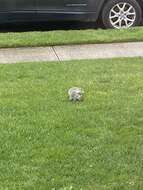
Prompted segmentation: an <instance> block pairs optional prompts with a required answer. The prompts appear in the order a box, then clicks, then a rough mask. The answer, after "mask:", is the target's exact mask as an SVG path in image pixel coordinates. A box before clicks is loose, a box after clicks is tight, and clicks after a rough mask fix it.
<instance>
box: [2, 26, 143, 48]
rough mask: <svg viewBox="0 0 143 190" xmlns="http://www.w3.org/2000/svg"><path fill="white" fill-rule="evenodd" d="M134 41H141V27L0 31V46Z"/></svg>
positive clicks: (142, 35) (142, 30)
mask: <svg viewBox="0 0 143 190" xmlns="http://www.w3.org/2000/svg"><path fill="white" fill-rule="evenodd" d="M134 41H143V27H137V28H131V29H128V30H101V29H99V30H69V31H49V32H21V33H18V32H17V33H0V48H4V47H27V46H48V45H65V44H87V43H111V42H134Z"/></svg>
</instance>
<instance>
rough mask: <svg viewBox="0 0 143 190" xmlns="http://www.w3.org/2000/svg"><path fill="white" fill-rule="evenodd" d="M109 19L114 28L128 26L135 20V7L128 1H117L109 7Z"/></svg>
mask: <svg viewBox="0 0 143 190" xmlns="http://www.w3.org/2000/svg"><path fill="white" fill-rule="evenodd" d="M109 19H110V23H111V25H112V26H113V27H114V28H117V29H120V28H129V27H131V26H133V24H134V23H135V20H136V11H135V8H134V7H133V6H132V5H130V4H129V3H125V2H121V3H118V4H116V5H115V6H114V7H113V8H112V9H111V11H110V14H109Z"/></svg>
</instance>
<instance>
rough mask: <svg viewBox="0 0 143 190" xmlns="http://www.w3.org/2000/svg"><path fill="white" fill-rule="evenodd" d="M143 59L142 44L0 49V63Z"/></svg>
mask: <svg viewBox="0 0 143 190" xmlns="http://www.w3.org/2000/svg"><path fill="white" fill-rule="evenodd" d="M139 56H141V57H143V42H135V43H115V44H90V45H66V46H52V47H34V48H32V47H31V48H8V49H0V63H8V64H10V63H17V62H33V61H65V60H79V59H81V60H82V59H99V58H115V57H139Z"/></svg>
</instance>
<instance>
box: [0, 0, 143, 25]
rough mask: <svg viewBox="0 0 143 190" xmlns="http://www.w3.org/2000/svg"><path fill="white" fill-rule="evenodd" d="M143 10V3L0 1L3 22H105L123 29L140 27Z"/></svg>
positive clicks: (122, 0) (111, 0) (136, 0)
mask: <svg viewBox="0 0 143 190" xmlns="http://www.w3.org/2000/svg"><path fill="white" fill-rule="evenodd" d="M142 11H143V0H0V23H7V22H25V21H26V22H28V21H53V20H54V21H55V20H56V21H58V20H62V21H63V20H64V21H65V20H68V21H69V20H78V21H93V22H97V20H98V19H101V20H102V22H103V24H104V26H105V27H106V28H116V29H120V28H129V27H132V26H137V25H139V24H140V22H141V19H142Z"/></svg>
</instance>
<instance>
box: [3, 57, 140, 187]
mask: <svg viewBox="0 0 143 190" xmlns="http://www.w3.org/2000/svg"><path fill="white" fill-rule="evenodd" d="M72 86H80V87H83V88H84V90H85V92H86V96H85V101H83V102H81V103H76V104H75V103H71V102H69V101H68V99H67V90H68V88H70V87H72ZM142 179H143V59H142V58H136V59H113V60H93V61H74V62H62V63H60V64H59V63H56V62H54V63H29V64H15V65H0V190H81V189H82V190H142V189H143V180H142Z"/></svg>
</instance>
